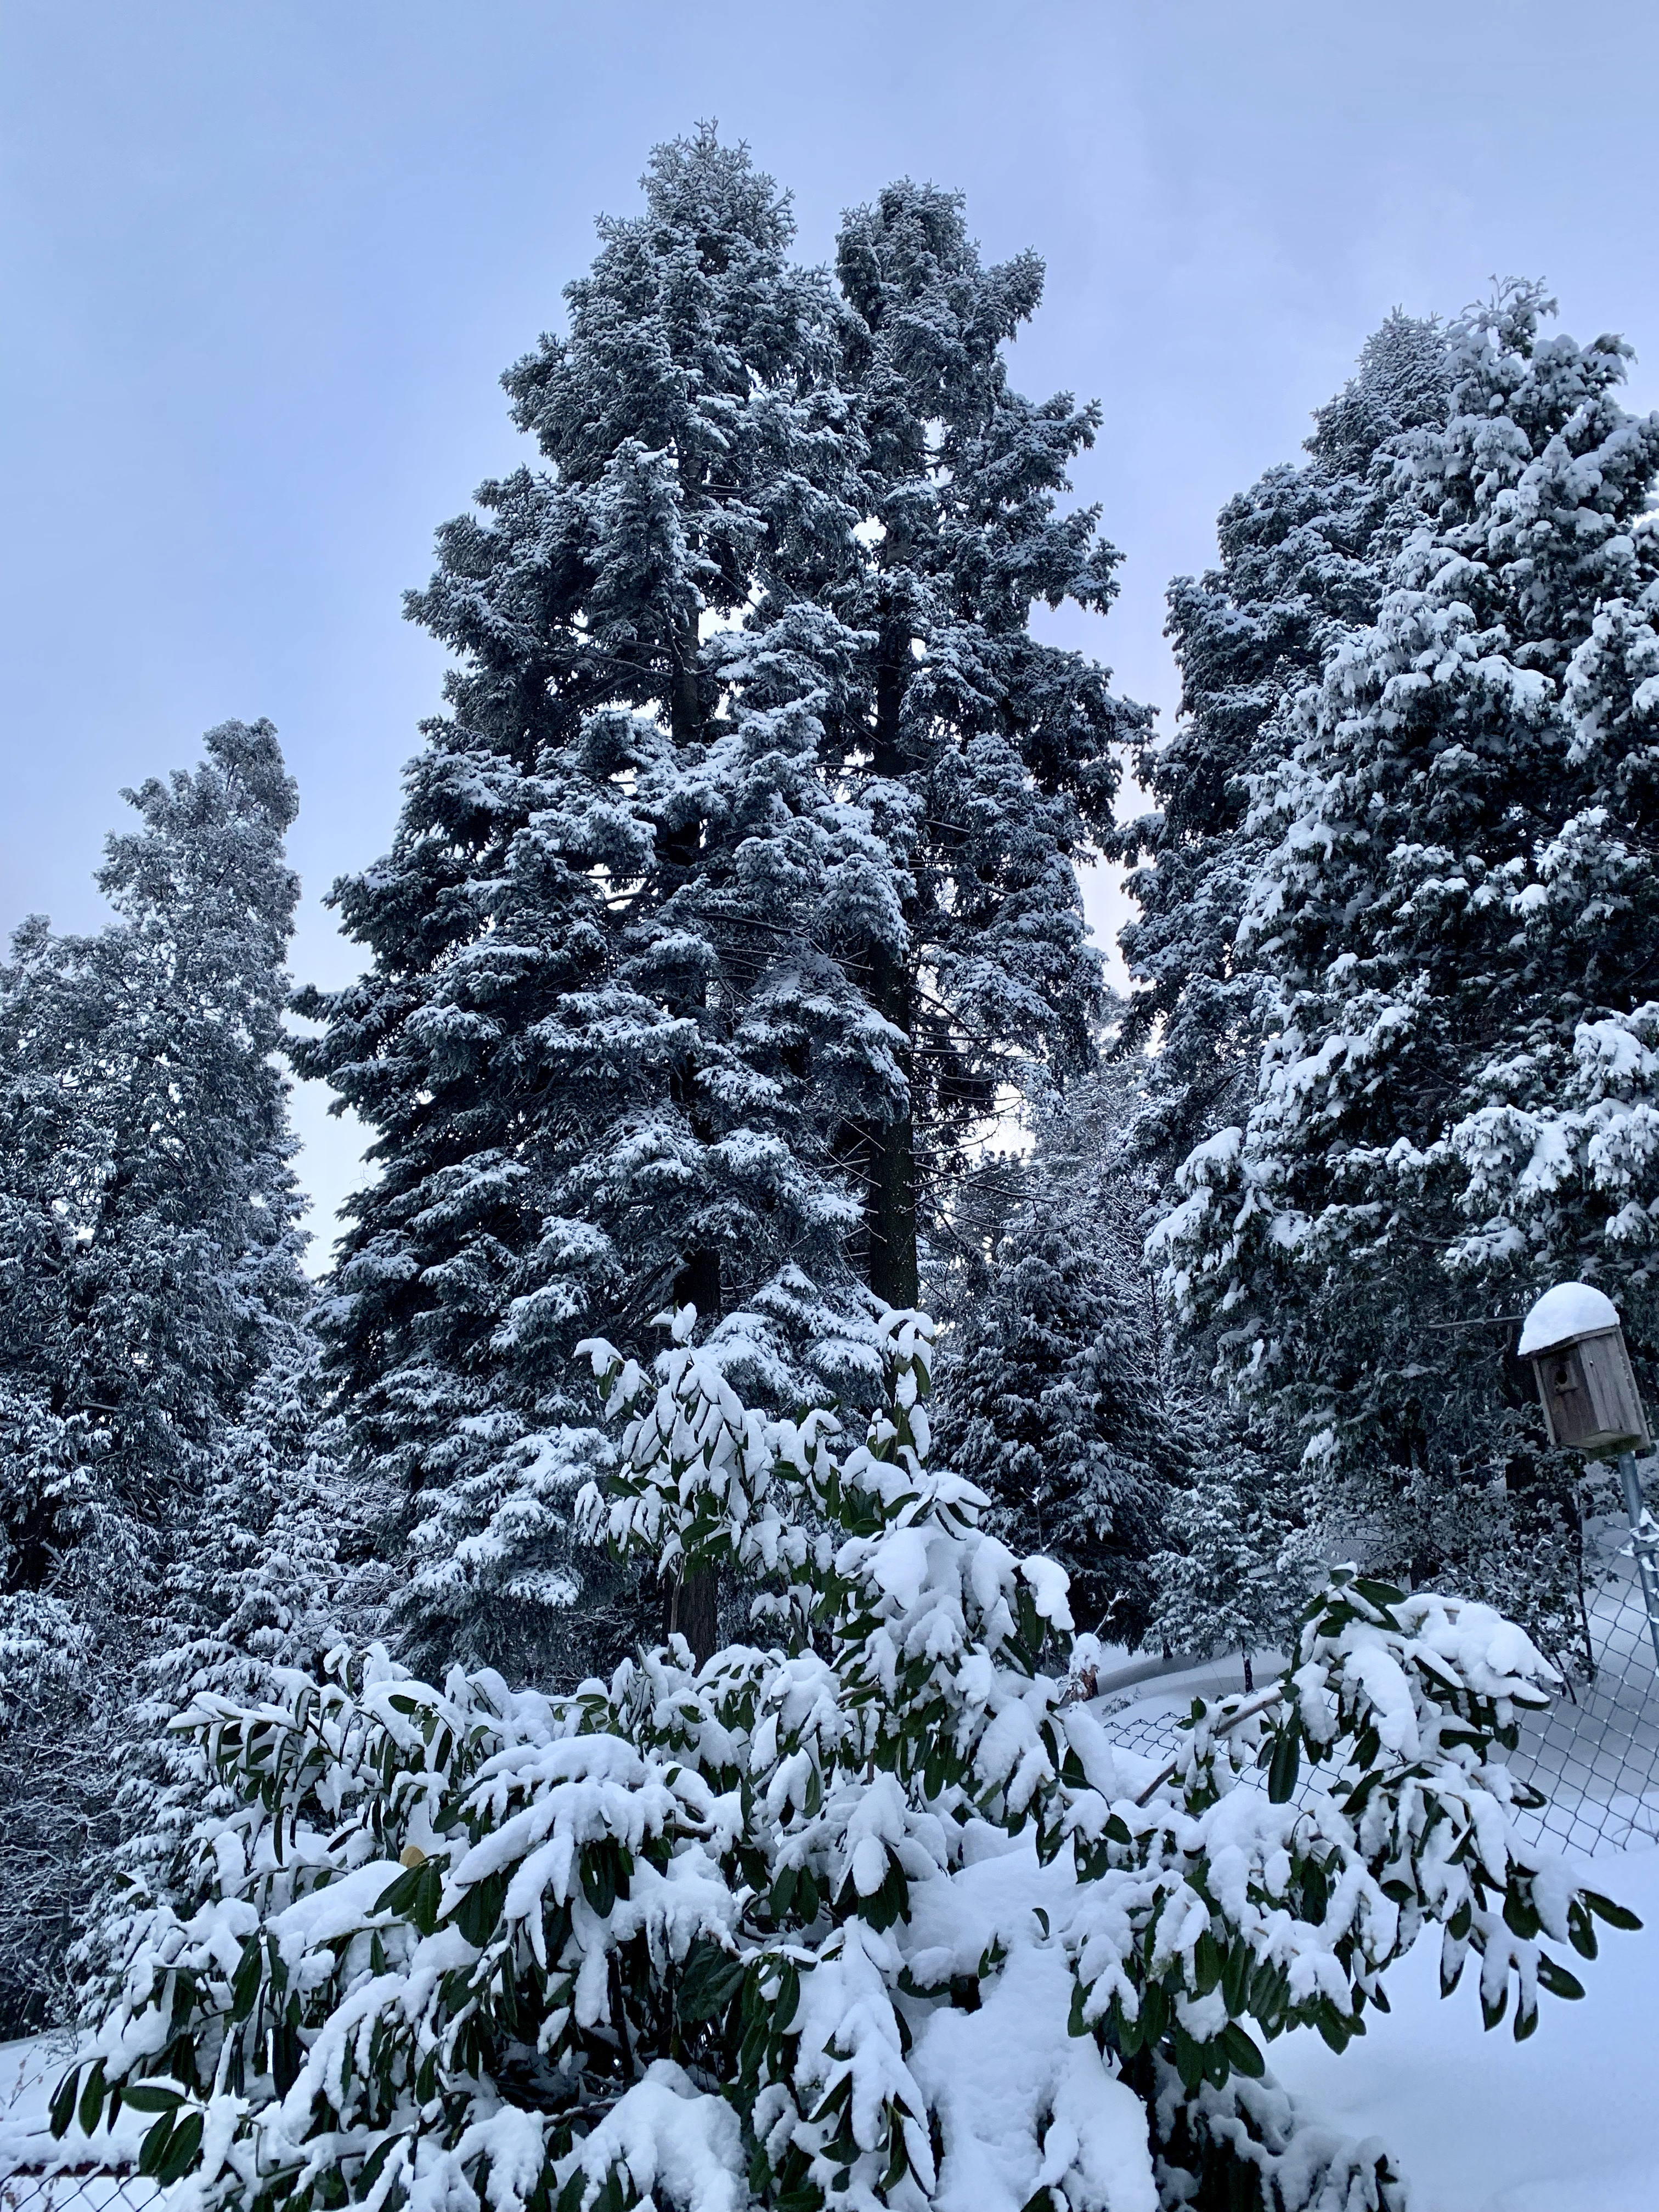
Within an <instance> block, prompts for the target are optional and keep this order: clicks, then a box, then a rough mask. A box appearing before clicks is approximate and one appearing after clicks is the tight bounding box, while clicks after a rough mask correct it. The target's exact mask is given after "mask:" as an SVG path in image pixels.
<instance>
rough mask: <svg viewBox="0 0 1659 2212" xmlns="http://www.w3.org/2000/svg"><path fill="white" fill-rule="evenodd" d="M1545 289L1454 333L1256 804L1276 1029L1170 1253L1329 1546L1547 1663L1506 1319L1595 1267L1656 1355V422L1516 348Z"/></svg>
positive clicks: (1531, 1461)
mask: <svg viewBox="0 0 1659 2212" xmlns="http://www.w3.org/2000/svg"><path fill="white" fill-rule="evenodd" d="M1545 306H1546V303H1545V302H1544V301H1542V300H1541V296H1540V294H1539V292H1538V290H1537V289H1536V288H1532V287H1525V286H1522V287H1518V288H1513V289H1510V290H1508V291H1505V292H1504V293H1502V294H1500V295H1498V298H1497V299H1496V300H1495V301H1493V302H1492V304H1491V305H1490V306H1489V307H1486V308H1483V309H1480V310H1479V311H1476V312H1474V313H1471V314H1470V315H1469V316H1468V317H1467V318H1466V319H1464V320H1463V321H1462V323H1461V324H1460V325H1457V326H1456V327H1455V330H1454V331H1453V333H1452V337H1453V351H1452V364H1451V365H1452V369H1453V374H1454V391H1453V399H1452V407H1451V413H1450V417H1449V422H1448V423H1447V426H1446V428H1445V429H1444V430H1443V432H1438V433H1428V434H1425V435H1423V437H1422V438H1421V439H1420V441H1419V443H1418V445H1417V447H1416V449H1415V451H1414V453H1413V455H1412V456H1411V458H1410V461H1409V468H1410V476H1411V491H1412V498H1413V503H1414V505H1415V507H1416V509H1417V513H1418V516H1419V520H1418V524H1417V526H1416V527H1415V529H1414V530H1413V532H1411V533H1410V535H1409V536H1408V538H1407V542H1406V543H1405V544H1404V545H1403V547H1402V549H1401V551H1400V553H1399V555H1398V556H1397V558H1396V559H1395V562H1394V564H1393V568H1392V570H1391V573H1390V576H1389V589H1388V591H1387V592H1386V593H1385V594H1384V596H1383V602H1382V605H1381V608H1380V611H1379V614H1378V618H1377V620H1376V623H1375V624H1374V625H1373V626H1371V627H1370V628H1365V629H1359V630H1358V631H1356V632H1355V633H1354V634H1353V635H1352V637H1351V638H1350V639H1349V640H1348V641H1346V642H1345V643H1344V644H1343V645H1342V646H1341V647H1340V650H1338V651H1337V652H1336V653H1334V655H1333V657H1332V658H1331V659H1330V661H1329V664H1328V667H1327V670H1326V672H1325V674H1324V677H1323V678H1322V682H1321V684H1319V685H1318V686H1317V687H1316V688H1313V689H1311V690H1309V691H1308V692H1307V693H1306V694H1305V695H1304V697H1303V699H1302V700H1301V701H1300V702H1298V706H1297V740H1298V741H1297V744H1296V746H1295V749H1294V751H1293V753H1292V754H1291V757H1290V758H1289V759H1288V760H1287V762H1286V763H1285V765H1284V767H1283V769H1282V770H1281V771H1280V773H1279V775H1277V777H1275V778H1274V779H1273V780H1272V781H1271V782H1270V783H1269V784H1268V785H1267V787H1264V789H1263V791H1262V793H1261V796H1260V798H1259V799H1258V804H1257V812H1256V816H1255V821H1256V823H1257V825H1258V827H1259V829H1260V830H1261V832H1262V833H1264V834H1265V835H1266V836H1268V837H1269V838H1270V840H1271V844H1272V849H1271V852H1270V853H1269V854H1268V856H1267V859H1266V860H1265V862H1264V864H1263V865H1262V866H1261V868H1260V869H1259V871H1258V872H1257V874H1256V877H1255V882H1254V883H1253V884H1252V885H1251V889H1250V897H1249V913H1248V917H1247V932H1248V934H1249V937H1250V939H1251V940H1252V943H1253V946H1254V950H1253V954H1252V957H1253V958H1254V959H1255V961H1256V962H1257V963H1259V965H1260V968H1261V973H1262V975H1263V976H1264V978H1265V979H1266V980H1267V982H1268V984H1269V986H1270V987H1271V989H1272V992H1273V1007H1274V1014H1275V1023H1274V1027H1275V1030H1276V1034H1273V1035H1272V1036H1270V1037H1269V1038H1268V1040H1267V1042H1266V1044H1265V1046H1264V1048H1263V1051H1262V1054H1261V1068H1260V1079H1259V1096H1258V1098H1257V1101H1256V1103H1255V1105H1254V1106H1253V1108H1252V1109H1251V1111H1250V1113H1249V1118H1248V1121H1245V1122H1244V1124H1243V1126H1242V1127H1232V1128H1231V1129H1228V1130H1225V1131H1224V1132H1222V1133H1219V1134H1218V1135H1217V1136H1216V1137H1215V1138H1214V1139H1212V1140H1211V1141H1210V1142H1209V1143H1208V1144H1207V1145H1206V1146H1202V1147H1200V1149H1199V1150H1198V1151H1196V1152H1194V1154H1193V1155H1192V1157H1191V1158H1189V1159H1188V1162H1187V1164H1186V1166H1185V1168H1184V1169H1183V1170H1182V1182H1183V1184H1184V1187H1185V1191H1186V1196H1185V1198H1184V1200H1183V1202H1182V1205H1181V1206H1180V1207H1179V1209H1178V1210H1177V1212H1176V1214H1175V1215H1174V1217H1173V1218H1171V1220H1170V1222H1169V1223H1168V1224H1166V1225H1165V1231H1164V1233H1165V1235H1166V1237H1167V1239H1168V1243H1169V1246H1170V1253H1171V1259H1172V1265H1171V1279H1172V1282H1173V1283H1174V1285H1175V1286H1176V1290H1177V1291H1178V1292H1179V1294H1180V1295H1181V1297H1182V1298H1183V1299H1184V1300H1185V1301H1186V1302H1187V1303H1188V1305H1189V1307H1190V1308H1191V1309H1192V1310H1194V1312H1195V1313H1196V1314H1198V1315H1200V1316H1215V1317H1216V1318H1217V1320H1218V1323H1219V1325H1220V1326H1221V1328H1222V1329H1223V1331H1224V1334H1223V1335H1222V1338H1221V1342H1222V1346H1223V1348H1224V1352H1225V1356H1226V1357H1227V1358H1228V1360H1229V1362H1230V1364H1231V1365H1232V1366H1233V1367H1234V1369H1235V1370H1236V1372H1237V1375H1238V1376H1239V1377H1240V1379H1241V1381H1242V1382H1243V1384H1244V1386H1245V1387H1246V1388H1247V1389H1251V1390H1254V1391H1257V1392H1261V1393H1263V1394H1265V1395H1267V1397H1268V1398H1269V1400H1271V1401H1273V1403H1274V1404H1276V1405H1277V1406H1278V1407H1279V1408H1280V1410H1281V1411H1282V1412H1283V1413H1285V1415H1286V1416H1287V1417H1289V1418H1290V1419H1292V1420H1293V1421H1294V1422H1295V1423H1296V1424H1297V1425H1298V1427H1299V1429H1300V1432H1301V1434H1302V1436H1303V1437H1304V1440H1305V1443H1306V1445H1307V1449H1308V1453H1309V1460H1308V1464H1309V1467H1310V1469H1311V1470H1312V1471H1313V1472H1314V1473H1315V1474H1316V1477H1317V1480H1318V1484H1319V1487H1320V1490H1321V1492H1322V1498H1323V1501H1324V1507H1325V1512H1326V1517H1327V1522H1328V1524H1332V1523H1334V1524H1336V1525H1339V1526H1342V1527H1346V1528H1347V1529H1349V1530H1356V1529H1357V1530H1358V1532H1359V1533H1360V1534H1361V1536H1362V1537H1363V1539H1364V1541H1365V1542H1366V1543H1367V1544H1368V1547H1369V1548H1370V1551H1371V1553H1372V1555H1373V1556H1374V1557H1375V1558H1376V1560H1377V1562H1378V1564H1379V1565H1386V1566H1387V1567H1388V1568H1389V1570H1390V1571H1400V1572H1404V1573H1407V1574H1412V1575H1415V1576H1419V1577H1422V1576H1436V1575H1441V1574H1444V1573H1447V1572H1452V1571H1455V1572H1457V1573H1459V1574H1461V1575H1462V1577H1464V1578H1465V1580H1466V1581H1468V1582H1471V1583H1475V1584H1476V1585H1477V1586H1482V1587H1484V1588H1486V1589H1488V1590H1491V1591H1492V1592H1494V1593H1495V1594H1498V1595H1502V1596H1504V1597H1505V1598H1506V1599H1507V1600H1508V1601H1510V1602H1512V1603H1514V1604H1515V1605H1516V1607H1517V1608H1518V1609H1519V1610H1521V1611H1522V1613H1524V1614H1525V1615H1526V1616H1527V1617H1528V1618H1529V1619H1530V1620H1533V1621H1534V1623H1536V1624H1539V1625H1541V1626H1542V1627H1543V1628H1544V1629H1545V1630H1546V1631H1547V1632H1548V1633H1549V1634H1550V1635H1551V1636H1552V1637H1553V1638H1554V1639H1555V1640H1556V1641H1557V1642H1558V1643H1561V1642H1565V1641H1566V1640H1568V1639H1569V1638H1571V1635H1572V1632H1573V1629H1574V1626H1575V1623H1576V1618H1577V1609H1578V1608H1577V1602H1576V1594H1575V1591H1574V1589H1573V1582H1574V1573H1573V1556H1572V1553H1573V1543H1574V1521H1575V1510H1574V1501H1573V1499H1572V1498H1571V1494H1570V1492H1567V1491H1566V1490H1565V1487H1564V1486H1563V1482H1562V1478H1561V1475H1560V1472H1559V1468H1558V1467H1557V1466H1556V1464H1555V1462H1553V1461H1548V1460H1541V1459H1540V1456H1539V1452H1538V1446H1539V1444H1540V1443H1541V1437H1540V1436H1539V1433H1538V1425H1537V1417H1536V1407H1535V1404H1534V1401H1533V1398H1532V1394H1531V1392H1530V1390H1529V1389H1528V1387H1527V1386H1526V1383H1525V1381H1524V1378H1523V1377H1522V1376H1521V1375H1520V1374H1519V1373H1515V1372H1510V1373H1507V1374H1506V1372H1505V1370H1504V1362H1503V1350H1504V1326H1503V1323H1502V1322H1501V1318H1500V1317H1501V1316H1506V1315H1512V1314H1515V1313H1517V1312H1519V1311H1520V1310H1522V1309H1523V1308H1524V1307H1525V1305H1526V1304H1528V1301H1529V1299H1530V1298H1531V1297H1532V1296H1533V1295H1534V1293H1535V1292H1536V1291H1538V1290H1539V1289H1541V1288H1542V1287H1543V1286H1544V1285H1547V1283H1549V1282H1551V1281H1553V1280H1555V1279H1559V1277H1561V1276H1563V1275H1566V1276H1580V1275H1583V1276H1589V1277H1590V1278H1591V1279H1597V1280H1600V1281H1602V1282H1604V1283H1606V1284H1607V1286H1608V1287H1609V1288H1610V1289H1612V1290H1613V1291H1614V1293H1615V1295H1616V1296H1617V1297H1619V1298H1620V1300H1621V1302H1622V1304H1623V1305H1624V1309H1625V1312H1626V1320H1627V1323H1628V1325H1629V1326H1630V1328H1631V1330H1632V1337H1633V1340H1634V1342H1635V1344H1636V1346H1637V1348H1638V1352H1640V1353H1641V1354H1642V1355H1643V1356H1644V1357H1651V1355H1652V1352H1653V1351H1654V1350H1655V1348H1656V1344H1659V1339H1656V1323H1655V1313H1656V1306H1655V1299H1654V1282H1655V1271H1654V1267H1653V1261H1652V1254H1653V1251H1654V1249H1655V1242H1656V1225H1659V1183H1656V1180H1655V1176H1654V1171H1653V1169H1652V1166H1651V1164H1650V1163H1651V1158H1652V1153H1651V1148H1650V1146H1648V1144H1647V1143H1646V1141H1645V1139H1644V1135H1643V1132H1644V1130H1645V1129H1647V1128H1648V1127H1650V1126H1651V1119H1652V1115H1653V1112H1654V1093H1655V1091H1656V1077H1655V1073H1654V1071H1655V1069H1656V1068H1659V1057H1656V1054H1655V1052H1654V1044H1655V1042H1656V1041H1659V1031H1656V1021H1659V1017H1656V1012H1655V1002H1654V999H1653V997H1652V993H1653V989H1654V962H1655V947H1656V945H1659V908H1656V891H1655V885H1656V883H1659V872H1656V868H1655V865H1654V864H1655V860H1656V859H1659V852H1656V848H1655V836H1654V828H1653V823H1654V792H1655V767H1654V763H1655V759H1656V753H1655V749H1654V746H1653V744H1652V742H1651V732H1652V725H1653V718H1654V716H1655V714H1656V713H1659V546H1656V541H1655V538H1654V534H1653V532H1652V530H1651V528H1650V525H1649V523H1648V520H1647V514H1648V509H1649V504H1650V499H1651V495H1652V490H1653V487H1654V483H1655V481H1656V474H1659V416H1648V417H1645V418H1638V417H1632V416H1630V415H1628V414H1626V412H1625V411H1624V410H1623V409H1622V408H1621V407H1620V404H1619V401H1618V398H1617V393H1618V388H1619V386H1620V383H1621V381H1622V380H1623V378H1624V376H1625V374H1626V361H1627V359H1628V355H1629V349H1628V348H1627V347H1626V345H1625V344H1624V343H1622V342H1621V341H1620V340H1618V339H1615V338H1600V339H1598V340H1596V341H1595V343H1593V344H1591V345H1589V346H1584V347H1581V346H1578V345H1577V344H1575V343H1573V342H1572V341H1571V339H1568V338H1565V337H1557V338H1547V337H1542V336H1541V334H1540V323H1541V315H1542V313H1544V310H1545ZM1483 1316H1487V1317H1490V1320H1489V1321H1488V1322H1486V1325H1485V1326H1483Z"/></svg>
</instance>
